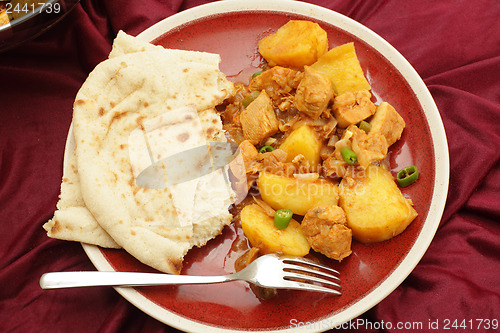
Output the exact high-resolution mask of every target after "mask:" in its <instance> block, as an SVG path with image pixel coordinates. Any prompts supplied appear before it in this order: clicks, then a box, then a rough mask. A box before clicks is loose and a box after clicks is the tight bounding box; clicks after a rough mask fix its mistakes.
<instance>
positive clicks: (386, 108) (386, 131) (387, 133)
mask: <svg viewBox="0 0 500 333" xmlns="http://www.w3.org/2000/svg"><path fill="white" fill-rule="evenodd" d="M370 125H371V129H370V132H369V135H376V134H381V135H383V136H384V137H385V139H386V140H387V145H388V146H390V145H392V144H393V143H394V142H396V141H398V140H399V139H400V138H401V134H402V133H403V129H404V128H405V121H404V119H403V118H402V117H401V116H400V115H399V113H398V112H397V111H396V110H395V109H394V108H393V107H392V105H390V104H389V103H387V102H382V103H380V105H379V106H378V107H377V110H376V111H375V115H373V117H372V119H371V120H370Z"/></svg>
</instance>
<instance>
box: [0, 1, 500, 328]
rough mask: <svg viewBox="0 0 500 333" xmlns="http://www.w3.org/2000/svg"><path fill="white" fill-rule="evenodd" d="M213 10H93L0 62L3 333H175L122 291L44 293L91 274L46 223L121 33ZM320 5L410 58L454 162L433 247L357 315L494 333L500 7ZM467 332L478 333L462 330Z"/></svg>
mask: <svg viewBox="0 0 500 333" xmlns="http://www.w3.org/2000/svg"><path fill="white" fill-rule="evenodd" d="M249 1H251V0H249ZM270 1H272V0H270ZM206 2H208V1H203V0H189V1H181V0H141V1H125V0H83V1H81V3H80V4H79V5H77V6H76V7H75V8H74V10H73V11H72V12H71V13H70V14H68V16H66V18H65V19H64V20H62V21H61V22H59V23H57V24H56V25H55V26H54V27H53V28H52V29H50V30H49V31H48V32H46V33H44V34H42V35H41V36H39V37H38V38H36V39H34V40H32V41H30V42H27V43H25V44H23V45H21V46H19V47H17V48H15V49H12V50H10V51H7V52H4V53H2V54H0V332H73V333H77V332H175V331H176V330H175V329H173V328H171V327H168V326H167V325H164V324H162V323H160V322H158V321H157V320H155V319H153V318H151V317H149V316H148V315H146V314H144V313H142V312H141V311H140V310H138V309H137V308H135V307H134V306H133V305H131V304H130V303H128V302H127V301H126V300H125V299H124V298H122V297H121V296H120V295H119V294H118V293H117V292H116V291H114V290H113V289H112V288H100V287H98V288H84V289H73V290H61V291H57V292H51V291H49V292H47V291H42V290H41V289H40V287H39V285H38V279H39V278H40V276H41V274H42V273H44V272H47V271H68V270H94V267H93V266H92V264H91V263H90V261H89V259H88V258H87V256H86V255H85V253H84V251H83V249H82V247H81V245H80V244H78V243H72V242H65V241H58V240H54V239H49V238H48V237H47V236H46V234H45V232H44V230H43V229H42V224H43V223H45V222H46V221H47V220H48V219H49V218H51V217H52V214H53V213H54V210H55V205H56V202H57V200H58V195H59V190H60V188H59V187H60V182H61V175H62V161H63V152H64V145H65V141H66V136H67V133H68V128H69V125H70V122H71V116H72V105H73V100H74V97H75V95H76V93H77V91H78V89H79V87H80V86H81V85H82V83H83V82H84V80H85V79H86V77H87V75H88V73H89V72H90V71H91V70H92V69H93V68H94V67H95V66H96V65H97V64H98V63H99V62H101V61H102V60H104V59H105V58H106V57H107V55H108V53H109V51H110V49H111V42H112V39H113V38H114V37H115V36H116V34H117V32H118V31H119V30H124V31H125V32H127V33H129V34H132V35H137V34H138V33H139V32H141V31H142V30H144V29H145V28H147V27H149V26H150V25H152V24H154V23H156V22H158V21H160V20H162V19H164V18H165V17H168V16H170V15H172V14H175V13H177V12H180V11H182V10H185V9H187V8H190V7H194V6H197V5H200V4H203V3H206ZM310 2H311V3H314V4H317V5H321V6H324V7H327V8H330V9H332V10H334V11H337V12H339V13H341V14H344V15H346V16H348V17H350V18H352V19H354V20H356V21H358V22H360V23H362V24H364V25H366V26H367V27H368V28H370V29H372V30H373V31H375V32H376V33H377V34H379V35H381V36H382V37H383V38H384V39H386V40H387V41H388V42H389V43H391V44H392V45H393V46H394V47H395V48H396V49H397V50H398V51H399V52H401V53H402V54H403V56H405V57H406V58H407V59H408V61H409V62H410V63H411V64H412V65H413V66H414V68H415V69H416V70H417V72H418V73H419V74H420V76H421V77H422V78H423V80H424V82H425V84H426V85H427V86H428V88H429V90H430V92H431V94H432V96H433V97H434V99H435V101H436V104H437V106H438V109H439V111H440V114H441V117H442V119H443V122H444V126H445V130H446V134H447V138H448V144H449V150H450V164H451V165H450V166H451V177H450V190H449V194H448V199H447V204H446V208H445V211H444V215H443V218H442V220H441V223H440V226H439V229H438V231H437V233H436V236H435V238H434V240H433V242H432V243H431V245H430V247H429V249H428V251H427V252H426V254H425V255H424V257H423V258H422V260H421V261H420V263H419V264H418V266H417V267H416V268H415V270H414V271H413V272H412V273H411V274H410V275H409V276H408V278H407V279H406V280H405V281H404V282H403V283H402V284H401V285H400V286H399V287H398V288H397V289H396V290H395V291H394V292H392V293H391V294H390V295H389V296H388V297H387V298H386V299H384V300H383V301H382V302H380V303H379V304H378V305H377V306H375V307H374V308H372V309H370V310H369V311H368V312H367V313H365V314H363V315H362V316H361V317H360V319H363V320H364V321H366V322H372V323H379V324H380V323H383V322H385V323H391V325H385V327H380V325H379V327H376V325H373V326H371V327H370V326H366V327H365V328H364V329H362V331H367V332H382V331H384V332H403V331H408V332H410V331H412V330H404V329H403V330H401V329H397V328H396V327H395V326H396V323H412V322H422V323H424V326H423V327H424V329H423V330H422V331H429V330H430V329H428V328H427V326H428V325H427V323H428V322H429V321H430V320H436V319H438V320H441V323H443V322H444V321H449V322H450V326H449V328H450V330H449V331H456V332H464V331H473V332H482V331H485V332H486V331H493V330H491V329H490V330H487V328H488V327H487V325H484V323H485V321H486V320H490V321H492V323H493V320H500V165H499V156H500V126H499V125H500V19H499V17H500V2H499V1H496V0H489V1H488V0H475V1H458V0H445V1H434V0H421V1H380V0H355V1H345V0H332V1H326V0H325V1H321V0H315V1H310ZM464 320H465V321H467V327H468V328H467V329H463V328H460V327H453V326H452V325H451V324H453V322H454V321H456V324H460V323H461V322H462V321H464ZM480 320H485V321H484V322H483V324H482V325H479V324H480ZM471 322H473V323H474V325H475V327H474V329H472V330H471V329H470V326H469V324H470V323H471ZM388 326H392V328H390V329H389V328H388ZM358 328H359V327H358ZM441 328H443V326H441ZM349 330H350V329H349V328H348V327H347V328H346V331H349Z"/></svg>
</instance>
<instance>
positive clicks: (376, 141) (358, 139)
mask: <svg viewBox="0 0 500 333" xmlns="http://www.w3.org/2000/svg"><path fill="white" fill-rule="evenodd" d="M388 147H389V146H388V145H387V140H386V139H385V137H384V136H383V135H381V134H379V133H373V134H372V135H368V134H366V132H365V131H363V130H361V129H359V128H358V127H357V126H356V125H350V126H349V127H348V128H347V129H346V130H345V131H344V134H343V135H342V138H341V139H340V140H339V141H337V142H336V143H335V151H334V152H333V156H334V157H335V158H336V159H337V160H341V161H343V160H344V159H343V157H342V154H341V151H342V149H344V148H349V149H351V150H352V151H353V152H354V153H355V154H356V156H357V159H358V164H359V165H360V166H361V167H362V168H363V169H364V168H366V167H368V165H370V164H371V163H373V162H375V161H380V160H383V159H384V158H385V157H386V156H387V151H388Z"/></svg>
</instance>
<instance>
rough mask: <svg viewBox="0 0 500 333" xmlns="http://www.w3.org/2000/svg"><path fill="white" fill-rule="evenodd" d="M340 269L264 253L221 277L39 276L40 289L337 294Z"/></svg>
mask: <svg viewBox="0 0 500 333" xmlns="http://www.w3.org/2000/svg"><path fill="white" fill-rule="evenodd" d="M338 275H339V272H338V271H336V270H334V269H332V268H330V267H328V266H325V265H323V264H320V263H317V262H315V261H312V260H309V259H305V258H301V257H291V256H283V255H278V254H267V255H264V256H261V257H259V258H257V259H255V260H254V261H253V262H252V263H250V264H249V265H248V266H247V267H245V268H244V269H242V270H241V271H239V272H236V273H233V274H228V275H221V276H193V275H173V274H163V273H139V272H102V271H90V272H81V271H76V272H51V273H45V274H43V275H42V276H41V278H40V287H42V289H58V288H74V287H92V286H112V287H134V286H152V285H172V284H207V283H221V282H228V281H234V280H244V281H247V282H250V283H253V284H255V285H257V286H260V287H264V288H276V289H297V290H307V291H318V292H326V293H331V294H336V295H340V294H341V293H340V291H339V290H338V289H340V285H339V284H338V283H337V282H340V279H339V277H338Z"/></svg>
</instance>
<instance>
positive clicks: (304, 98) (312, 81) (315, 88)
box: [294, 66, 333, 119]
mask: <svg viewBox="0 0 500 333" xmlns="http://www.w3.org/2000/svg"><path fill="white" fill-rule="evenodd" d="M332 97H333V86H332V82H331V81H330V79H329V78H328V77H326V76H325V75H324V74H322V73H320V72H318V71H316V70H315V69H313V68H312V67H309V66H304V78H303V79H302V81H300V84H299V86H298V87H297V92H296V94H295V99H294V105H295V107H296V108H297V109H298V110H299V111H301V112H303V113H305V114H306V115H308V116H309V117H311V118H312V119H317V118H319V116H321V115H322V114H323V113H325V114H326V115H327V116H329V115H330V111H329V110H328V109H327V108H328V103H330V101H331V99H332Z"/></svg>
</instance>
